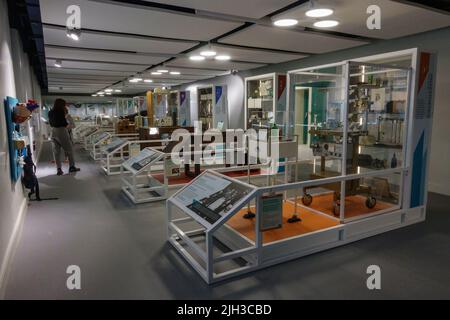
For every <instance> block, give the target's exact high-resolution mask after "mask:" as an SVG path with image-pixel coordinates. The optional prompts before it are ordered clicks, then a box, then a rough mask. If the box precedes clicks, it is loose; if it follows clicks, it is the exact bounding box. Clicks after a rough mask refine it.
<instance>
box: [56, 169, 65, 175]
mask: <svg viewBox="0 0 450 320" xmlns="http://www.w3.org/2000/svg"><path fill="white" fill-rule="evenodd" d="M63 174H64V172H63V171H62V170H61V169H58V172H57V173H56V175H58V176H62V175H63Z"/></svg>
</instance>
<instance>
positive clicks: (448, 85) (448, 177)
mask: <svg viewBox="0 0 450 320" xmlns="http://www.w3.org/2000/svg"><path fill="white" fill-rule="evenodd" d="M447 40H449V39H448V38H447ZM448 42H449V41H447V42H445V41H442V48H440V49H439V50H438V64H437V70H438V72H437V78H436V91H435V97H434V101H435V103H434V116H433V132H432V136H431V156H430V168H429V170H430V171H429V179H428V180H429V189H430V191H433V192H437V193H441V194H447V195H450V45H449V44H448Z"/></svg>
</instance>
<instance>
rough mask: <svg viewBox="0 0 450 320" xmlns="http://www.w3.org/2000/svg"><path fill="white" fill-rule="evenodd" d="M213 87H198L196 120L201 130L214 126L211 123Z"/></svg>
mask: <svg viewBox="0 0 450 320" xmlns="http://www.w3.org/2000/svg"><path fill="white" fill-rule="evenodd" d="M213 104H214V100H213V87H207V88H200V89H198V120H199V121H200V122H201V123H202V128H203V131H206V130H208V129H211V128H213V127H214V124H213Z"/></svg>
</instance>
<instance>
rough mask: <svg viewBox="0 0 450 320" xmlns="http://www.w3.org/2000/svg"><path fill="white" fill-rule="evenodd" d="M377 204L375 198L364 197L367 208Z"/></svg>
mask: <svg viewBox="0 0 450 320" xmlns="http://www.w3.org/2000/svg"><path fill="white" fill-rule="evenodd" d="M376 205H377V199H376V198H374V197H367V199H366V207H367V208H369V209H372V208H374V207H375V206H376Z"/></svg>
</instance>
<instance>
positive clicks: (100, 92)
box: [97, 91, 105, 95]
mask: <svg viewBox="0 0 450 320" xmlns="http://www.w3.org/2000/svg"><path fill="white" fill-rule="evenodd" d="M97 94H98V95H101V94H105V93H104V92H103V91H99V92H97Z"/></svg>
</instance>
